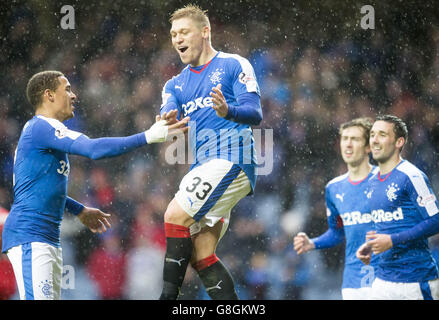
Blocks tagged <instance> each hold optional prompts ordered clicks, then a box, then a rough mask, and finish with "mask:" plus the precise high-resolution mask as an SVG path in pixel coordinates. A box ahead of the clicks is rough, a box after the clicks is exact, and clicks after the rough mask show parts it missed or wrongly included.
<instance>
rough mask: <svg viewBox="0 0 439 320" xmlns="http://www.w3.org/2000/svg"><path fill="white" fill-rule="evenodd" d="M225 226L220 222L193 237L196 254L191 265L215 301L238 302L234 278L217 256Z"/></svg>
mask: <svg viewBox="0 0 439 320" xmlns="http://www.w3.org/2000/svg"><path fill="white" fill-rule="evenodd" d="M223 224H224V223H223V221H219V222H218V223H217V224H215V225H214V226H213V227H209V226H205V227H204V228H203V229H202V230H201V231H200V232H199V233H197V234H195V235H194V236H193V237H192V240H193V244H194V252H193V255H192V259H191V264H192V267H193V268H194V269H195V270H196V271H197V273H198V276H199V277H200V279H201V281H202V282H203V284H204V287H205V288H206V292H207V294H208V295H209V296H210V297H211V298H212V299H213V300H238V296H237V294H236V291H235V285H234V282H233V278H232V276H231V274H230V272H229V271H228V270H227V268H226V267H225V266H224V264H223V263H222V262H221V260H220V259H219V258H218V257H217V256H216V254H215V249H216V246H217V244H218V241H219V239H220V237H221V234H222V229H223Z"/></svg>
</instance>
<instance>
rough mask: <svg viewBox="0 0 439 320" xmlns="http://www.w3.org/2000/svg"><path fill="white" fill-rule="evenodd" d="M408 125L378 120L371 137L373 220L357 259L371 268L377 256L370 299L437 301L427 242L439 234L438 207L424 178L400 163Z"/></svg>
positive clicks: (437, 281)
mask: <svg viewBox="0 0 439 320" xmlns="http://www.w3.org/2000/svg"><path fill="white" fill-rule="evenodd" d="M407 138H408V130H407V126H406V124H405V123H404V122H403V121H402V120H401V119H400V118H398V117H396V116H393V115H380V116H378V117H377V118H376V119H375V122H374V124H373V127H372V129H371V133H370V147H371V150H372V156H373V158H374V159H375V160H376V161H377V163H378V166H379V172H378V173H377V174H376V175H375V176H374V177H373V178H372V179H371V180H370V187H371V191H372V192H373V193H372V197H371V199H370V206H371V214H372V220H373V221H374V224H375V229H376V231H370V232H368V234H367V236H366V242H365V243H364V244H363V245H362V246H361V247H360V248H359V250H358V252H357V256H358V258H359V259H361V260H362V261H363V262H364V263H366V264H367V263H369V261H370V259H371V257H372V254H373V255H377V257H378V258H379V259H378V265H377V268H376V269H377V271H376V278H375V280H374V282H373V284H372V291H371V296H370V298H371V299H377V300H387V299H390V300H405V299H410V300H418V299H426V300H427V299H428V300H431V299H439V272H438V268H437V264H436V261H435V260H434V259H433V257H432V254H431V251H430V249H429V247H428V237H430V236H432V235H434V234H436V233H438V232H439V214H438V213H439V203H438V201H437V199H436V196H435V195H434V193H433V190H432V189H431V186H430V182H429V180H428V178H427V176H426V175H425V173H424V172H422V171H421V170H419V169H418V168H417V167H416V166H414V165H413V164H412V163H410V162H409V161H407V160H405V159H402V157H401V150H402V149H403V147H404V145H405V144H406V143H407Z"/></svg>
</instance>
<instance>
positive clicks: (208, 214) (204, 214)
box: [175, 159, 251, 237]
mask: <svg viewBox="0 0 439 320" xmlns="http://www.w3.org/2000/svg"><path fill="white" fill-rule="evenodd" d="M250 191H251V186H250V181H249V180H248V178H247V175H246V174H245V173H244V171H242V169H241V168H240V167H239V166H238V165H236V164H234V163H233V162H230V161H227V160H223V159H213V160H210V161H208V162H206V163H204V164H202V165H200V166H198V167H196V168H194V169H193V170H191V171H189V172H188V173H187V174H186V175H185V176H184V177H183V179H182V181H181V183H180V186H179V190H178V192H177V193H176V194H175V200H176V201H177V202H178V204H179V205H180V206H181V207H182V208H183V210H184V211H185V212H186V213H187V214H189V215H190V216H191V217H192V218H193V219H194V220H195V221H196V222H195V223H194V224H192V225H191V226H190V232H191V235H194V234H196V233H198V232H200V230H201V229H202V228H203V227H205V226H209V227H213V226H214V225H215V224H216V223H217V222H218V221H220V220H221V221H223V228H222V231H221V237H222V236H223V235H224V232H225V231H226V230H227V227H228V225H229V220H230V212H231V210H232V208H233V207H234V206H235V205H236V204H237V203H238V201H239V200H241V199H242V198H244V197H245V196H247V195H248V194H249V193H250Z"/></svg>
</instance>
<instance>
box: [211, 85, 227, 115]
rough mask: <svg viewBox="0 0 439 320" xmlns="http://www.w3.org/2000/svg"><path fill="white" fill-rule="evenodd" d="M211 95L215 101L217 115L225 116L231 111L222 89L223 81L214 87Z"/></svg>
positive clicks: (213, 106) (214, 106)
mask: <svg viewBox="0 0 439 320" xmlns="http://www.w3.org/2000/svg"><path fill="white" fill-rule="evenodd" d="M210 96H211V97H212V102H213V105H212V108H213V109H214V110H215V111H216V115H217V116H218V117H221V118H225V117H226V116H227V113H228V112H229V106H228V105H227V102H226V98H224V95H223V92H222V91H221V83H219V84H218V85H217V86H216V87H213V88H212V91H211V92H210Z"/></svg>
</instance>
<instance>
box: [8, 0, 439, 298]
mask: <svg viewBox="0 0 439 320" xmlns="http://www.w3.org/2000/svg"><path fill="white" fill-rule="evenodd" d="M186 3H187V2H184V1H172V0H171V1H166V2H163V1H158V0H153V1H147V0H145V1H111V2H104V1H101V2H96V3H93V2H91V3H87V2H85V1H73V0H71V1H68V0H66V1H63V2H59V1H35V0H30V1H2V3H1V4H0V21H1V22H0V32H1V33H0V39H1V40H0V41H1V44H0V68H1V69H0V70H1V73H0V74H1V77H0V88H1V89H0V170H1V176H0V206H1V207H3V208H5V209H6V210H8V209H9V208H10V205H11V203H12V200H13V198H12V166H13V153H14V150H15V146H16V143H17V141H18V137H19V135H20V131H21V128H22V126H23V125H24V123H25V122H26V121H27V120H28V119H29V118H30V117H31V116H32V110H31V107H30V106H29V104H28V103H27V102H26V99H25V87H26V83H27V81H28V79H29V78H30V76H31V75H33V74H34V73H36V72H38V71H41V70H45V69H57V70H60V71H62V72H64V73H65V74H66V75H67V77H68V78H69V80H70V82H71V84H72V86H73V90H74V91H75V93H76V94H77V95H78V98H79V101H78V103H77V106H78V107H79V108H77V112H76V117H75V118H74V119H72V120H69V121H67V122H66V124H67V125H68V127H70V128H72V129H75V130H80V131H82V132H84V133H86V134H87V135H89V136H90V137H100V136H120V135H130V134H133V133H136V132H140V131H143V130H145V129H146V128H148V127H149V126H150V125H151V123H152V121H153V119H154V115H155V114H157V113H158V110H159V106H160V103H161V99H160V98H161V90H162V86H163V85H164V83H165V81H166V80H168V79H169V78H170V77H172V76H173V75H175V74H177V73H178V72H179V71H180V70H181V69H182V67H183V65H182V64H181V62H180V61H179V58H178V55H177V54H176V53H175V52H174V51H173V49H172V47H171V43H170V38H169V28H170V25H169V23H168V18H169V13H170V12H172V11H173V10H175V9H176V8H178V7H180V6H182V5H184V4H186ZM193 3H199V4H200V5H201V6H202V7H203V8H204V9H208V10H209V15H210V18H211V23H212V29H213V35H212V43H213V46H214V48H216V49H217V50H221V51H225V52H231V53H238V54H241V55H243V56H245V57H248V58H249V60H250V61H251V62H252V64H253V66H254V68H255V71H256V73H257V77H258V81H259V84H260V86H261V92H262V105H263V111H264V120H263V122H262V124H261V125H260V128H262V129H273V132H274V147H273V150H265V152H273V154H274V169H273V172H272V173H271V174H270V175H267V176H260V177H259V180H258V183H257V190H256V193H255V194H254V196H252V197H248V198H246V199H244V200H243V201H242V202H241V203H239V204H238V206H237V207H236V208H235V209H234V211H233V214H232V220H231V225H230V228H229V231H228V233H227V234H226V236H225V237H224V238H223V240H222V241H221V243H220V245H219V248H218V255H219V256H220V257H222V259H223V260H224V262H225V263H226V264H227V265H228V266H229V267H230V268H231V271H232V273H233V276H234V278H235V280H236V282H237V289H238V293H239V296H240V297H241V298H243V299H339V298H340V285H341V273H342V267H343V250H344V247H343V246H339V247H337V248H334V249H328V250H325V251H319V252H316V251H315V252H312V253H309V254H307V255H305V256H300V257H298V256H297V255H296V254H295V253H294V250H293V249H292V238H293V236H294V235H295V233H296V232H298V231H301V230H304V231H306V232H308V234H309V235H310V236H316V235H318V234H320V233H322V232H324V231H325V230H326V228H327V224H326V215H325V212H326V211H325V204H324V187H325V184H326V183H327V182H328V181H329V180H330V179H331V178H332V177H334V176H337V175H339V174H342V173H344V172H345V170H346V168H345V165H344V164H343V162H342V161H341V158H340V156H339V147H338V126H339V125H340V124H341V123H342V122H344V121H346V120H349V119H351V118H353V117H358V116H371V117H374V116H375V115H376V114H377V113H379V112H381V113H391V114H395V115H397V116H399V117H401V118H403V119H404V120H405V121H406V122H407V124H408V127H409V131H410V133H409V143H408V146H407V147H406V148H405V151H404V157H405V158H406V159H408V160H410V161H412V162H413V163H414V164H416V165H417V166H418V167H420V168H421V169H422V170H424V171H425V172H426V173H427V175H428V176H429V177H430V179H431V182H432V185H433V188H434V190H435V191H436V193H437V192H438V191H439V170H438V169H439V168H438V163H439V161H438V151H439V124H438V121H439V108H438V107H439V81H438V80H439V79H438V75H439V27H438V16H439V12H438V11H439V10H438V8H437V6H435V5H434V2H433V1H431V2H428V1H424V2H422V3H421V2H407V1H404V2H402V1H390V2H386V3H382V2H377V3H374V2H367V3H366V2H361V1H319V2H317V1H315V2H311V3H308V1H302V2H293V1H245V0H244V1H239V2H235V1H225V2H223V3H222V4H221V5H219V4H218V2H215V1H193ZM64 4H69V5H72V6H73V7H74V8H75V19H76V21H75V22H76V28H75V29H74V30H63V29H61V27H60V20H61V17H62V16H63V15H62V14H60V8H61V7H62V5H64ZM365 4H370V5H373V6H374V9H375V29H374V30H363V29H362V28H361V27H360V20H361V17H362V14H361V13H360V8H361V7H362V6H363V5H365ZM164 150H165V147H164V146H159V145H154V146H148V147H146V148H142V149H139V150H137V151H135V152H132V153H130V154H127V155H124V156H121V157H118V158H113V159H108V160H99V161H91V160H87V159H83V158H81V157H77V156H70V161H71V172H70V179H69V195H71V196H72V197H73V198H76V199H78V200H79V201H82V202H83V203H85V204H87V205H90V206H96V207H99V208H101V209H102V210H104V211H106V212H108V213H111V214H112V215H113V217H112V224H113V228H112V229H111V231H108V232H106V233H105V234H104V235H102V236H98V235H94V234H92V233H91V232H89V231H88V230H85V229H83V228H82V227H81V225H80V224H79V223H78V222H77V221H76V220H75V219H74V217H73V216H71V215H69V214H68V213H66V214H65V216H64V221H63V224H62V246H63V255H64V263H65V264H66V265H70V266H72V267H73V270H74V272H75V274H74V283H72V282H70V283H67V284H66V286H67V287H68V286H69V285H70V286H72V285H74V289H65V290H63V292H62V295H63V298H64V299H156V298H157V297H158V296H159V294H160V289H161V272H162V265H161V264H162V259H163V255H164V246H165V239H164V234H163V225H162V217H163V213H164V211H165V208H166V205H167V203H168V202H169V200H170V199H171V198H172V196H173V194H174V193H175V191H176V189H177V187H178V184H179V181H180V179H181V177H182V176H183V175H184V173H185V171H186V170H187V166H185V165H176V166H170V165H168V164H166V162H165V161H164ZM42 192H44V190H42ZM431 243H432V248H433V249H434V250H435V254H436V252H437V251H439V238H438V237H434V238H432V239H431ZM5 258H6V256H5V255H2V257H1V258H0V259H2V260H4V259H5ZM2 266H3V264H2ZM70 272H71V270H70ZM70 275H72V274H70ZM7 277H8V275H7V274H6V273H5V271H1V272H0V284H1V285H0V287H1V288H3V287H6V284H5V283H7V281H6V279H5V278H7ZM1 288H0V291H1V290H6V289H1ZM183 294H184V295H183V297H182V298H183V299H205V298H207V297H206V295H205V294H204V293H203V287H202V285H201V283H200V282H199V280H198V279H197V277H196V276H195V274H194V273H193V272H192V271H191V270H188V273H187V276H186V280H185V285H184V288H183ZM0 296H1V297H3V298H10V299H17V293H12V292H11V294H10V295H9V294H7V293H6V291H5V293H4V294H1V295H0Z"/></svg>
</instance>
